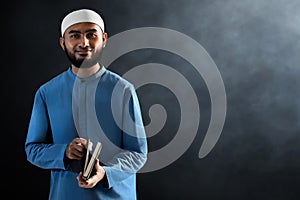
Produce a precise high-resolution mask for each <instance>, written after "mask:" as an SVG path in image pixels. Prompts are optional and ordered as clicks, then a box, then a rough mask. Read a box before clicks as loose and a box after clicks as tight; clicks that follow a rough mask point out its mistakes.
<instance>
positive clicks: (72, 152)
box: [65, 138, 87, 160]
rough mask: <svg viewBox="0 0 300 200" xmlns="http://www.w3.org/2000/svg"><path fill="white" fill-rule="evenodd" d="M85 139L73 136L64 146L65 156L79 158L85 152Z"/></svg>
mask: <svg viewBox="0 0 300 200" xmlns="http://www.w3.org/2000/svg"><path fill="white" fill-rule="evenodd" d="M86 143H87V141H86V140H85V139H83V138H75V139H74V140H73V141H72V142H71V143H70V144H68V146H67V148H66V152H65V154H66V157H67V158H69V159H76V160H80V159H81V158H82V157H83V156H84V154H85V152H86V149H85V145H86Z"/></svg>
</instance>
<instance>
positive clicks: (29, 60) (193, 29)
mask: <svg viewBox="0 0 300 200" xmlns="http://www.w3.org/2000/svg"><path fill="white" fill-rule="evenodd" d="M80 7H89V8H93V9H95V10H97V11H99V12H101V13H102V15H103V17H104V19H105V22H106V30H107V32H108V34H109V36H113V35H115V34H117V33H120V32H122V31H125V30H128V29H132V28H138V27H149V26H152V27H165V28H169V29H173V30H176V31H179V32H182V33H184V34H186V35H188V36H189V37H191V38H193V39H194V40H196V41H197V42H198V43H200V44H201V45H202V46H203V47H204V48H205V49H206V51H207V52H208V53H209V54H210V56H211V57H212V58H213V60H214V62H215V63H216V65H217V66H218V69H219V71H220V74H221V76H222V79H223V81H224V85H225V89H226V96H227V113H226V121H225V124H224V129H223V131H222V134H221V137H220V139H219V141H218V143H217V144H216V146H215V147H214V149H213V150H212V152H210V154H208V155H207V156H206V157H205V158H203V159H199V158H198V151H199V147H200V146H201V143H202V141H203V137H204V134H205V131H206V130H207V127H208V123H209V118H210V107H209V106H210V102H209V95H208V91H207V88H206V87H205V83H204V82H203V80H202V79H201V77H200V76H199V77H195V78H193V79H192V80H191V83H192V85H193V88H194V90H195V91H196V92H197V97H198V100H199V103H200V106H201V109H202V110H201V121H200V123H199V130H198V134H197V136H196V138H195V140H194V141H193V143H192V145H191V146H190V147H189V148H188V150H187V151H186V152H185V153H184V154H183V155H182V156H181V157H180V158H179V159H178V160H176V161H175V162H173V163H172V164H171V165H169V166H167V167H165V168H163V169H160V170H156V171H153V172H149V173H140V174H138V177H137V187H138V197H139V199H142V200H148V199H163V200H165V199H273V200H275V199H284V200H287V199H299V197H300V192H299V185H300V159H299V153H300V133H299V132H300V125H299V123H298V122H299V120H300V107H299V103H298V101H299V100H298V98H299V96H300V92H299V86H300V79H299V78H298V77H299V73H300V68H299V63H300V56H299V55H300V54H299V52H300V28H299V27H300V14H299V10H300V2H299V1H297V0H243V1H239V0H227V1H223V0H192V1H191V0H164V1H157V0H139V1H138V0H136V1H129V0H123V1H117V0H102V1H101V0H82V1H66V0H61V1H32V0H28V1H19V2H16V1H14V2H11V4H10V6H7V7H6V8H5V9H4V8H3V12H2V15H5V16H4V17H3V18H2V19H1V21H4V23H3V24H5V26H3V27H2V28H1V30H2V35H3V37H2V44H3V46H2V47H3V49H2V56H3V58H2V60H3V61H5V62H3V63H6V64H2V67H3V69H4V70H3V71H4V74H3V75H2V81H4V82H5V83H4V84H5V86H4V90H3V91H4V94H5V95H4V97H3V98H4V99H5V101H4V102H3V107H4V109H3V111H2V114H3V116H4V118H5V119H6V120H7V122H6V121H5V122H4V128H3V129H2V133H3V134H2V135H3V136H4V137H3V146H4V148H5V151H4V153H3V154H5V156H4V157H5V159H4V160H2V161H1V162H2V163H3V164H2V169H3V170H2V174H3V175H4V179H3V180H4V183H3V184H4V185H5V187H4V188H3V189H4V190H3V191H4V193H7V194H8V195H10V196H11V197H14V196H20V195H21V196H22V197H24V198H26V199H39V200H40V199H47V195H48V191H49V172H48V171H47V170H42V169H39V168H37V167H35V166H33V165H31V164H30V163H29V162H27V161H26V157H25V152H24V142H25V137H26V131H27V125H28V122H29V117H30V112H31V108H32V103H33V96H34V93H35V91H36V89H37V88H38V86H39V85H40V84H42V83H43V82H45V81H46V80H48V79H50V78H52V77H53V76H55V75H56V74H58V73H59V72H61V71H63V70H65V69H66V67H67V64H68V61H67V59H66V57H65V55H64V52H63V51H62V50H61V49H60V47H59V40H58V38H59V31H60V21H61V19H62V17H63V16H64V15H65V14H66V13H67V12H68V11H69V10H72V9H74V8H80ZM6 23H7V25H6ZM174 42H176V41H174ZM6 43H7V44H6ZM4 44H5V45H4ZM148 62H157V63H164V64H166V65H170V66H174V67H176V66H184V67H186V68H188V64H187V63H186V62H185V61H184V60H181V59H179V58H178V57H176V56H175V55H169V54H168V52H161V51H158V50H157V51H152V50H144V51H136V52H133V53H130V54H128V55H126V56H123V57H121V58H120V59H118V60H117V61H116V62H114V63H113V64H112V66H111V69H112V70H113V71H116V72H118V73H124V72H125V71H126V70H127V69H129V68H130V67H132V66H136V65H139V64H142V63H148ZM157 91H161V92H162V93H164V94H167V93H168V92H167V91H165V90H164V88H161V87H155V85H153V86H148V87H145V88H144V90H141V91H140V92H139V95H140V96H141V104H142V110H143V114H144V115H145V121H146V120H147V119H148V118H147V114H146V113H147V108H148V107H147V106H148V104H150V103H151V102H154V101H160V102H161V103H162V104H164V103H165V104H166V105H165V106H166V109H168V106H169V109H170V110H171V111H172V109H173V111H174V112H177V111H178V110H177V111H176V108H173V107H176V105H177V102H176V101H175V100H174V101H167V102H166V101H165V99H163V98H159V97H157V95H154V94H155V92H157ZM152 94H153V95H152ZM171 97H172V94H170V96H168V97H166V98H171ZM187 101H188V97H187ZM174 116H175V117H172V118H171V119H170V120H173V121H176V120H178V118H176V115H174ZM174 127H175V128H176V122H174V123H172V121H171V122H169V123H166V127H164V129H163V131H161V133H160V134H157V135H156V136H155V137H153V138H149V150H150V151H153V150H155V149H159V148H161V147H162V146H163V145H165V144H167V143H168V141H170V140H171V139H172V137H173V136H174V135H172V134H174V133H173V132H174V130H173V129H174ZM7 155H9V156H7ZM4 163H6V164H4ZM8 169H9V170H8ZM19 191H22V192H19Z"/></svg>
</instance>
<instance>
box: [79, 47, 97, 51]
mask: <svg viewBox="0 0 300 200" xmlns="http://www.w3.org/2000/svg"><path fill="white" fill-rule="evenodd" d="M74 50H75V51H94V49H93V48H91V47H76V48H75V49H74Z"/></svg>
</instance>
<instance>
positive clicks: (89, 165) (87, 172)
mask: <svg viewBox="0 0 300 200" xmlns="http://www.w3.org/2000/svg"><path fill="white" fill-rule="evenodd" d="M91 149H92V142H91V141H90V140H88V143H87V151H86V157H85V162H84V167H83V171H82V179H83V180H88V179H89V178H90V176H91V174H92V171H93V170H94V165H95V162H96V159H97V158H98V156H99V155H100V152H101V149H102V143H101V142H97V144H96V147H95V149H94V152H93V153H92V155H91V156H90V150H91Z"/></svg>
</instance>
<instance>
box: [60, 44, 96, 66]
mask: <svg viewBox="0 0 300 200" xmlns="http://www.w3.org/2000/svg"><path fill="white" fill-rule="evenodd" d="M64 46H65V52H66V55H67V57H68V59H69V60H70V62H71V63H72V64H73V65H74V66H75V67H77V68H89V67H92V66H94V65H95V64H97V63H98V62H99V61H100V58H101V55H102V49H99V50H98V51H97V53H95V54H94V55H93V56H92V57H91V58H90V59H85V58H79V59H77V58H76V57H75V55H74V54H72V53H71V52H70V51H68V50H67V48H66V45H65V44H64Z"/></svg>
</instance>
